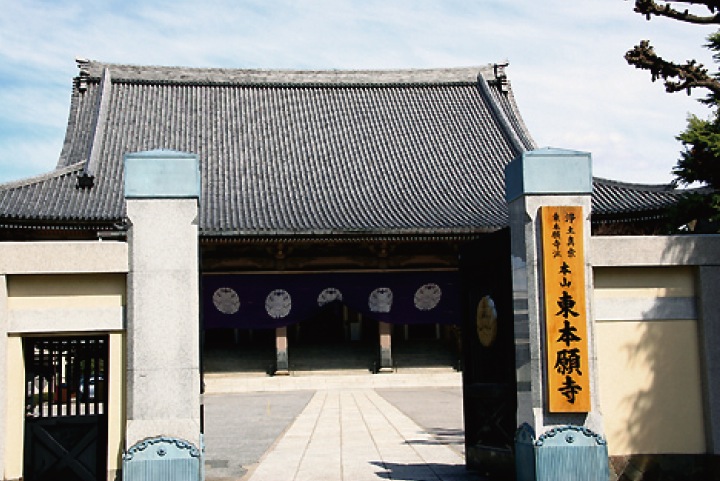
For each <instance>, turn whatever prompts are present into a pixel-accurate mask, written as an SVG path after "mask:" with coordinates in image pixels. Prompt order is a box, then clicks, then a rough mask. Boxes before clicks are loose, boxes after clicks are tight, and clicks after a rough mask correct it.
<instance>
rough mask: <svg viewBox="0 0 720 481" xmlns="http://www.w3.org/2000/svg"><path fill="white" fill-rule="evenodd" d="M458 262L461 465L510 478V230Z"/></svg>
mask: <svg viewBox="0 0 720 481" xmlns="http://www.w3.org/2000/svg"><path fill="white" fill-rule="evenodd" d="M460 261H461V262H460V268H461V274H462V282H463V336H462V347H463V411H464V412H463V414H464V419H465V452H466V462H467V466H468V467H469V468H471V469H474V470H477V471H479V472H480V473H481V474H483V475H484V476H488V477H489V478H490V479H501V480H504V479H514V467H515V463H514V456H513V447H514V441H513V438H514V434H515V429H516V425H517V422H516V410H517V384H516V380H515V336H514V320H513V293H512V277H511V276H512V273H511V261H510V235H509V231H508V230H503V231H500V232H497V233H494V234H489V235H487V236H486V237H483V238H482V239H481V240H480V241H477V242H475V243H472V244H471V245H468V246H465V248H464V249H463V251H462V252H461V258H460Z"/></svg>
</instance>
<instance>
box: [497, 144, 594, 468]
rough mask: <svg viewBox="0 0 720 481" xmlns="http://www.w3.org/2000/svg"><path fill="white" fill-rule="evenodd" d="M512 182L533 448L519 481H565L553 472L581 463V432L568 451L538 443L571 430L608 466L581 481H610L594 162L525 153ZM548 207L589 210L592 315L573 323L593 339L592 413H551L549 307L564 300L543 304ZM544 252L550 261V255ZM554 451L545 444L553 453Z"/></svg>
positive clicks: (518, 315) (520, 397) (521, 347)
mask: <svg viewBox="0 0 720 481" xmlns="http://www.w3.org/2000/svg"><path fill="white" fill-rule="evenodd" d="M505 174H506V175H505V178H506V197H507V201H508V204H509V211H510V232H511V256H512V269H513V272H512V276H513V296H514V322H515V357H516V376H517V385H518V392H517V401H518V411H517V413H518V414H517V415H518V426H519V427H520V429H521V433H519V436H518V439H520V440H526V441H527V444H524V445H518V446H517V465H518V473H517V476H518V478H517V479H519V480H526V479H527V480H535V479H552V476H558V473H550V474H548V472H547V469H548V467H549V466H558V467H564V468H568V466H570V465H572V464H573V459H574V458H573V456H574V454H572V453H574V452H578V453H579V452H580V451H572V449H573V447H574V448H579V447H580V446H581V445H584V444H583V443H581V442H578V443H576V444H575V445H573V444H569V443H572V442H573V441H574V440H577V439H579V437H580V436H578V435H577V433H576V432H575V431H573V433H572V434H567V435H566V434H562V435H561V436H557V439H561V440H563V439H566V438H567V442H566V443H565V445H564V446H560V445H557V446H553V449H554V451H552V450H541V449H539V448H538V447H537V445H535V443H534V441H533V440H537V439H540V438H541V437H542V436H543V435H546V434H551V433H552V432H556V431H557V429H567V428H568V427H571V428H572V429H579V430H580V431H579V432H583V431H582V429H583V428H587V429H590V430H591V431H592V432H593V433H594V436H595V437H594V438H593V439H591V440H590V441H588V442H589V443H590V444H592V443H594V442H595V440H596V441H597V444H598V446H599V449H598V451H597V456H598V458H597V459H598V461H597V462H598V463H599V466H602V464H603V463H604V465H605V466H604V468H602V467H600V468H598V469H602V471H601V472H599V473H596V474H588V476H590V477H584V476H585V475H584V474H583V475H581V476H583V477H582V479H586V480H588V479H593V480H594V479H602V476H605V478H604V479H605V480H607V474H606V473H607V449H606V446H604V441H603V440H602V438H601V436H602V434H603V423H602V416H601V414H600V406H599V393H598V382H597V363H596V358H595V347H594V321H593V317H592V309H591V305H590V303H591V300H592V295H591V293H592V269H591V268H590V265H589V264H588V259H589V256H588V255H587V250H588V247H589V245H590V212H591V211H590V193H591V192H592V174H591V165H590V154H587V153H583V152H574V151H567V150H559V149H541V150H536V151H531V152H525V153H523V154H522V155H521V156H520V157H518V158H517V159H515V160H514V161H513V162H511V163H510V164H509V165H508V167H507V169H506V172H505ZM543 206H574V207H580V208H581V209H582V211H581V212H582V215H581V216H582V219H580V220H581V221H582V228H583V239H582V240H583V245H584V248H585V257H584V260H583V261H582V262H580V264H581V265H584V276H583V277H582V279H584V284H585V288H584V294H585V295H584V298H585V306H586V308H585V312H580V313H577V317H575V318H574V319H582V320H583V322H584V323H585V326H584V327H586V332H587V334H586V341H587V349H586V350H587V353H586V355H585V356H583V358H582V362H583V364H584V365H583V366H582V370H583V376H586V377H585V378H584V379H583V381H585V382H589V388H590V399H589V408H588V409H587V412H550V407H549V396H550V392H549V391H550V390H549V389H548V378H549V376H550V375H551V374H552V375H554V374H555V372H551V371H550V370H552V369H554V368H553V366H552V365H548V364H551V362H549V361H548V347H547V344H546V342H547V339H548V338H547V336H548V335H549V336H552V340H554V339H555V338H557V337H558V333H557V332H551V333H549V334H548V333H546V332H545V331H546V303H549V308H554V307H555V304H556V302H557V301H558V299H545V298H544V297H545V293H544V292H545V291H544V289H545V286H544V284H543V249H542V244H541V216H540V209H541V207H543ZM563 228H565V227H563ZM563 235H564V233H563ZM545 252H546V255H549V253H548V250H547V249H546V250H545ZM553 282H554V280H553ZM573 322H578V321H573ZM551 354H553V353H551ZM553 355H554V354H553ZM554 394H555V395H557V393H554ZM523 431H525V432H523ZM563 442H564V441H563ZM549 444H550V443H548V442H546V443H545V445H546V446H547V445H549ZM561 448H562V449H561ZM552 452H554V453H556V454H557V455H558V456H560V457H562V458H563V459H562V460H561V461H560V460H558V459H554V460H550V461H548V458H549V457H553V456H555V455H550V456H548V453H552ZM558 453H559V454H558ZM566 456H567V458H565V457H566ZM603 456H604V461H603V460H602V457H603ZM577 459H580V458H577ZM528 466H530V467H531V468H528ZM576 467H577V466H576ZM577 468H578V469H583V468H582V467H577ZM568 469H571V470H572V469H574V468H568ZM556 479H560V478H556ZM562 479H565V478H562ZM567 479H570V478H567ZM577 479H580V478H577Z"/></svg>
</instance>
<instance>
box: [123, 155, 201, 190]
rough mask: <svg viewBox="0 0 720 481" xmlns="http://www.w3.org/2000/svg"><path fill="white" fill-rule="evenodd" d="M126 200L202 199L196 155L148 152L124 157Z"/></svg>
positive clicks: (198, 163)
mask: <svg viewBox="0 0 720 481" xmlns="http://www.w3.org/2000/svg"><path fill="white" fill-rule="evenodd" d="M124 162H125V198H126V199H138V198H139V199H147V198H181V199H182V198H199V197H200V162H199V160H198V156H197V155H196V154H191V153H188V152H178V151H174V150H149V151H145V152H136V153H131V154H125V156H124Z"/></svg>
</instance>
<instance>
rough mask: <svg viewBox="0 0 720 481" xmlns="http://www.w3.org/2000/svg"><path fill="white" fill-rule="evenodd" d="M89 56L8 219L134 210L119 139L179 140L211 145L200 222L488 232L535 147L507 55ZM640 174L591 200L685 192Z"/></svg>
mask: <svg viewBox="0 0 720 481" xmlns="http://www.w3.org/2000/svg"><path fill="white" fill-rule="evenodd" d="M80 68H81V72H80V75H79V76H78V77H77V78H76V79H75V86H74V88H73V95H72V102H71V109H70V116H69V121H68V130H67V134H66V140H65V144H64V146H63V149H62V152H61V154H60V159H59V162H58V167H57V169H56V170H55V171H53V172H50V173H48V174H46V175H43V176H39V177H36V178H32V179H27V180H25V181H21V182H14V183H9V184H5V185H2V186H0V223H3V224H6V225H7V224H11V223H18V222H35V223H39V224H41V223H43V222H47V223H57V224H63V223H65V224H73V223H89V224H93V223H96V224H108V225H109V224H112V223H117V222H122V221H123V219H124V217H125V205H124V198H123V172H122V159H123V155H124V154H125V153H128V152H139V151H145V150H155V149H168V150H176V151H185V152H192V153H196V154H198V156H199V158H200V163H201V171H202V172H201V173H202V197H201V199H200V231H201V235H204V236H225V235H230V236H236V235H247V236H287V235H325V236H327V235H330V236H332V235H342V234H363V235H366V234H367V235H369V234H381V233H382V234H387V235H390V234H416V235H428V234H433V235H435V234H460V233H474V232H482V231H484V230H489V229H496V228H499V227H502V226H505V225H507V206H506V203H505V201H504V179H503V169H504V167H505V165H506V164H507V163H508V162H509V161H510V160H512V159H513V158H515V157H516V156H517V155H518V154H520V153H521V152H522V151H525V150H529V149H532V148H534V143H533V141H532V138H531V137H530V135H529V133H528V132H527V129H526V128H525V126H524V124H523V121H522V119H521V117H520V115H519V113H518V110H517V107H516V105H515V102H514V99H513V97H512V90H511V88H510V85H509V83H508V82H507V79H506V78H505V76H504V74H503V70H502V66H494V65H488V66H485V67H477V68H463V69H440V70H398V71H272V70H226V69H185V68H175V67H136V66H127V65H110V64H102V63H98V62H81V63H80ZM90 179H92V186H90V187H87V183H85V182H84V181H87V180H90ZM83 185H84V186H85V187H82V186H83ZM643 189H644V188H643V187H638V186H628V185H626V184H620V183H615V182H609V181H603V180H598V181H596V195H594V199H593V200H594V202H595V204H594V209H595V210H597V211H598V212H601V213H622V212H633V213H637V212H640V211H649V210H657V209H658V208H660V207H664V206H666V205H667V204H668V203H672V202H673V201H674V199H675V196H676V193H674V192H661V191H659V190H658V191H655V190H653V189H645V190H643ZM631 194H632V195H631ZM626 197H627V198H626Z"/></svg>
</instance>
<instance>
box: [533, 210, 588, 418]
mask: <svg viewBox="0 0 720 481" xmlns="http://www.w3.org/2000/svg"><path fill="white" fill-rule="evenodd" d="M540 214H541V222H542V224H541V229H542V259H543V261H542V262H543V276H544V277H543V278H544V284H545V333H546V343H547V345H546V347H547V379H548V405H549V410H550V412H555V413H567V412H580V413H582V412H589V411H590V379H589V376H590V370H589V366H588V357H589V353H588V342H587V318H586V314H587V311H586V309H585V257H584V256H585V250H584V248H583V211H582V207H580V206H569V207H547V206H546V207H541V208H540Z"/></svg>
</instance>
